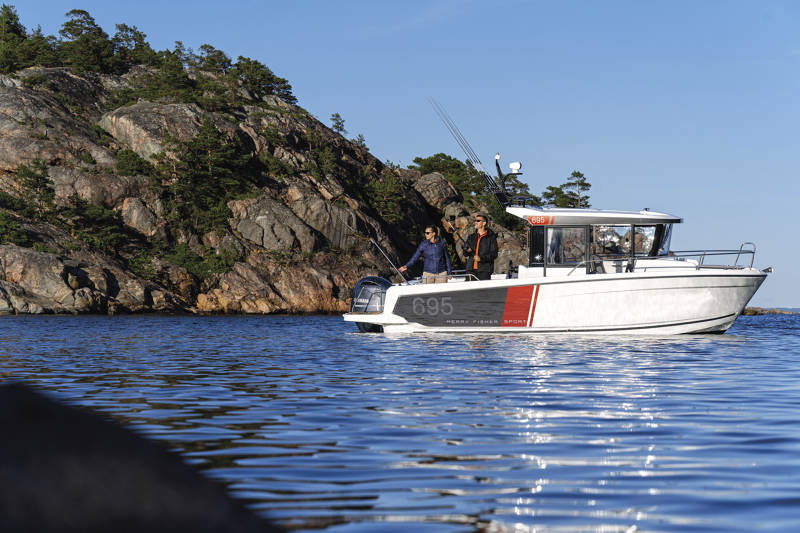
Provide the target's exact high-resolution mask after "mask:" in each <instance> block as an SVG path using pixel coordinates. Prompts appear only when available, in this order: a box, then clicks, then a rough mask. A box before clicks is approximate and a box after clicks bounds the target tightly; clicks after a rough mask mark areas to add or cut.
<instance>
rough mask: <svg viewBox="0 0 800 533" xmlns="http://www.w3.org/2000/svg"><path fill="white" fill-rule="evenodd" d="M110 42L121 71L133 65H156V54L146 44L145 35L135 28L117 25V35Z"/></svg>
mask: <svg viewBox="0 0 800 533" xmlns="http://www.w3.org/2000/svg"><path fill="white" fill-rule="evenodd" d="M111 42H112V43H113V45H114V56H115V58H116V62H117V64H118V65H119V66H120V68H121V69H122V70H128V69H130V68H131V67H132V66H134V65H148V66H152V65H155V64H156V60H157V57H156V53H155V51H153V49H152V48H151V47H150V44H149V43H148V42H147V35H145V34H144V33H142V32H141V31H139V29H138V28H137V27H136V26H128V25H127V24H117V33H115V34H114V37H113V38H112V39H111Z"/></svg>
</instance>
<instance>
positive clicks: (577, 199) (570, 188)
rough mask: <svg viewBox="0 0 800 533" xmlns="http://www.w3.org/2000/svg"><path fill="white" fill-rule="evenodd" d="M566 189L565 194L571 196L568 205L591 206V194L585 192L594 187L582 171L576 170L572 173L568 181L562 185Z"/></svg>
mask: <svg viewBox="0 0 800 533" xmlns="http://www.w3.org/2000/svg"><path fill="white" fill-rule="evenodd" d="M561 187H562V188H563V189H564V194H566V195H567V197H568V198H569V206H568V207H577V208H581V207H582V208H586V207H591V206H592V205H591V204H590V203H589V195H588V194H584V193H585V192H587V191H588V190H589V189H591V188H592V184H591V183H589V181H588V180H587V179H586V176H584V175H583V174H582V173H581V172H578V171H577V170H574V171H573V172H572V174H570V176H569V178H568V179H567V182H566V183H564V184H563V185H562V186H561Z"/></svg>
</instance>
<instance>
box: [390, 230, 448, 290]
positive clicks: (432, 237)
mask: <svg viewBox="0 0 800 533" xmlns="http://www.w3.org/2000/svg"><path fill="white" fill-rule="evenodd" d="M420 256H422V257H423V266H422V283H446V282H447V278H448V277H449V276H450V275H451V274H452V273H453V270H452V269H451V268H450V257H449V256H448V255H447V244H445V242H444V241H443V240H441V239H440V238H439V229H438V228H437V227H436V226H426V227H425V240H424V241H422V242H421V243H420V244H419V246H418V247H417V251H416V252H414V255H413V256H412V257H411V259H410V260H409V261H408V263H406V264H405V265H403V266H401V267H400V268H398V269H397V270H399V271H400V272H405V271H406V270H408V267H410V266H411V265H413V264H414V263H415V262H416V261H417V260H418V259H419V257H420Z"/></svg>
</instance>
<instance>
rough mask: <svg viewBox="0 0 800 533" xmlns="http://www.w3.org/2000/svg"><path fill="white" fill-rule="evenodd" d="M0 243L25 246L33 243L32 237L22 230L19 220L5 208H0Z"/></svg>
mask: <svg viewBox="0 0 800 533" xmlns="http://www.w3.org/2000/svg"><path fill="white" fill-rule="evenodd" d="M0 244H16V245H17V246H25V247H29V246H31V245H32V244H33V242H32V241H31V239H30V237H28V235H26V234H25V233H23V232H22V231H20V229H19V222H17V221H16V220H14V219H13V218H12V217H11V215H10V214H9V212H8V211H6V210H5V209H0Z"/></svg>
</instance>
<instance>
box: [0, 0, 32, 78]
mask: <svg viewBox="0 0 800 533" xmlns="http://www.w3.org/2000/svg"><path fill="white" fill-rule="evenodd" d="M25 39H26V36H25V27H24V26H23V25H22V23H20V21H19V17H18V16H17V12H16V10H15V9H14V7H13V6H8V5H6V4H3V6H2V7H0V72H4V73H10V72H14V71H15V70H17V69H19V68H20V67H22V66H23V65H22V64H21V57H20V46H21V45H22V43H23V42H25Z"/></svg>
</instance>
